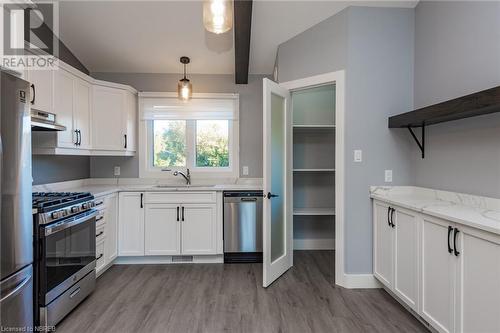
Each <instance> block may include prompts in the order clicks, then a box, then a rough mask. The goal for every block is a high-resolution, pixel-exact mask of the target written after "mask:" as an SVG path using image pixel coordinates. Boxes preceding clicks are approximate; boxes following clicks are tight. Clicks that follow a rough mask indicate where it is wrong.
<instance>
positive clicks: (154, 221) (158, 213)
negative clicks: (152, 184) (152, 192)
mask: <svg viewBox="0 0 500 333" xmlns="http://www.w3.org/2000/svg"><path fill="white" fill-rule="evenodd" d="M145 221H146V223H145V242H144V245H145V255H176V254H180V253H181V244H180V238H181V225H180V207H179V206H178V205H173V204H148V205H146V218H145Z"/></svg>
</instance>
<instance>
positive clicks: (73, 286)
mask: <svg viewBox="0 0 500 333" xmlns="http://www.w3.org/2000/svg"><path fill="white" fill-rule="evenodd" d="M94 206H95V204H94V197H93V196H92V195H91V194H90V193H67V192H49V193H33V208H34V209H37V214H36V215H35V218H34V223H35V227H34V231H35V251H34V253H35V275H36V278H35V281H36V284H35V290H36V295H37V297H36V299H35V311H34V312H35V316H36V318H35V322H37V323H38V324H39V325H41V326H54V325H56V324H57V323H58V322H59V321H60V320H61V319H62V318H64V316H66V315H67V314H68V313H69V312H70V311H71V310H73V309H74V308H75V307H76V306H77V305H78V304H79V303H80V302H81V301H82V300H83V299H85V297H87V296H88V295H89V294H90V293H91V292H92V291H93V290H94V288H95V263H96V251H95V224H96V215H97V210H96V209H95V208H94Z"/></svg>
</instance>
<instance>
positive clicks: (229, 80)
mask: <svg viewBox="0 0 500 333" xmlns="http://www.w3.org/2000/svg"><path fill="white" fill-rule="evenodd" d="M92 76H93V77H95V78H97V79H102V80H106V81H111V82H118V83H124V84H129V85H131V86H133V87H134V88H136V89H137V90H139V91H175V90H176V89H177V82H178V81H179V78H180V74H149V73H93V74H92ZM264 77H265V76H263V75H250V76H249V79H248V84H247V85H244V84H238V85H237V84H235V83H234V76H233V75H201V74H198V75H196V74H195V75H189V79H190V80H191V82H192V83H193V91H194V92H195V93H239V94H240V174H241V168H242V167H243V166H245V165H246V166H248V167H249V175H248V176H242V177H251V178H254V177H257V178H260V177H262V79H263V78H264ZM139 149H140V147H139ZM114 166H120V167H121V176H120V177H124V178H129V177H139V159H138V157H137V156H136V157H92V158H91V159H90V174H91V176H92V177H96V178H103V177H114V176H113V167H114Z"/></svg>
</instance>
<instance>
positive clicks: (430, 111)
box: [389, 86, 500, 158]
mask: <svg viewBox="0 0 500 333" xmlns="http://www.w3.org/2000/svg"><path fill="white" fill-rule="evenodd" d="M495 112H500V86H498V87H494V88H491V89H487V90H482V91H479V92H477V93H474V94H470V95H466V96H462V97H459V98H455V99H452V100H449V101H446V102H442V103H438V104H434V105H431V106H427V107H425V108H421V109H417V110H414V111H410V112H406V113H402V114H399V115H396V116H392V117H389V128H408V129H409V130H410V133H411V135H412V137H413V138H414V139H415V141H416V142H417V144H418V146H419V148H420V150H421V151H422V158H424V156H425V155H424V151H425V138H424V135H425V126H428V125H434V124H438V123H442V122H446V121H452V120H458V119H464V118H469V117H476V116H481V115H484V114H489V113H495ZM414 127H421V128H422V142H420V141H419V140H418V139H417V137H416V135H415V133H414V132H413V130H412V128H414Z"/></svg>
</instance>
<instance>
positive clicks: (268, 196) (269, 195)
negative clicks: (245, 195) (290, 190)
mask: <svg viewBox="0 0 500 333" xmlns="http://www.w3.org/2000/svg"><path fill="white" fill-rule="evenodd" d="M276 197H279V195H277V194H272V193H271V192H267V198H268V199H271V198H276Z"/></svg>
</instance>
